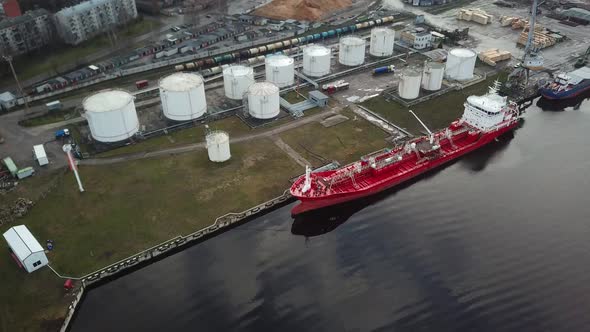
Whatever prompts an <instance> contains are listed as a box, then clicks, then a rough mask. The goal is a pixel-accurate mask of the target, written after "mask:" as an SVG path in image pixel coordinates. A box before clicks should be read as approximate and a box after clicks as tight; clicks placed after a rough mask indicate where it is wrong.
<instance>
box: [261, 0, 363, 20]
mask: <svg viewBox="0 0 590 332" xmlns="http://www.w3.org/2000/svg"><path fill="white" fill-rule="evenodd" d="M351 5H352V0H274V1H273V2H271V3H269V4H267V5H265V6H263V7H261V8H259V9H258V10H256V11H255V12H254V14H255V15H259V16H264V17H269V18H274V19H280V20H284V19H295V20H300V21H316V20H319V19H321V18H322V17H323V16H325V15H328V14H330V12H332V11H334V10H337V9H342V8H346V7H349V6H351Z"/></svg>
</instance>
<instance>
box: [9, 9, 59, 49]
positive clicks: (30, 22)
mask: <svg viewBox="0 0 590 332" xmlns="http://www.w3.org/2000/svg"><path fill="white" fill-rule="evenodd" d="M50 15H51V14H50V13H49V12H48V11H46V10H45V9H37V10H32V11H28V12H26V13H25V14H24V15H22V16H18V17H12V18H8V19H5V20H2V21H1V22H0V54H1V55H19V54H25V53H28V52H30V51H32V50H36V49H39V48H41V47H43V46H45V45H47V44H49V43H51V42H52V41H53V40H54V37H55V33H54V27H53V23H52V21H51V17H50Z"/></svg>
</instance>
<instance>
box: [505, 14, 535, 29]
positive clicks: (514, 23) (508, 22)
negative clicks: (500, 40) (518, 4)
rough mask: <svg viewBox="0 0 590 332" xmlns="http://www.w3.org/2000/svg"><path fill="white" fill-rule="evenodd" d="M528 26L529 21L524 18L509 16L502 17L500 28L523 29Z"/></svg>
mask: <svg viewBox="0 0 590 332" xmlns="http://www.w3.org/2000/svg"><path fill="white" fill-rule="evenodd" d="M527 24H529V21H527V20H526V19H524V18H522V17H518V16H507V15H504V16H500V26H503V27H507V26H511V27H512V29H522V28H524V27H525V26H526V25H527Z"/></svg>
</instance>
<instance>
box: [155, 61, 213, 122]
mask: <svg viewBox="0 0 590 332" xmlns="http://www.w3.org/2000/svg"><path fill="white" fill-rule="evenodd" d="M160 99H161V101H162V111H163V112H164V116H166V117H167V118H168V119H170V120H174V121H189V120H193V119H196V118H199V117H201V116H203V115H204V114H205V112H207V102H206V99H205V84H204V82H203V78H202V77H201V76H200V75H197V74H193V73H174V74H172V75H169V76H166V77H164V78H163V79H161V80H160Z"/></svg>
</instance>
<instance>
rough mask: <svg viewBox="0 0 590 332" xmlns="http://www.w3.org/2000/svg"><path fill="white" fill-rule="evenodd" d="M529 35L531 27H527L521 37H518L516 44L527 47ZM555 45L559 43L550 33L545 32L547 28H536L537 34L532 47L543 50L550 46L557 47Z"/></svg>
mask: <svg viewBox="0 0 590 332" xmlns="http://www.w3.org/2000/svg"><path fill="white" fill-rule="evenodd" d="M528 34H529V26H528V25H527V26H526V27H525V28H524V29H523V30H522V32H521V33H520V36H519V37H518V41H517V42H516V43H517V44H520V45H522V46H525V45H526V43H527V39H528ZM555 43H557V39H555V38H554V37H552V36H551V35H550V32H549V31H547V30H545V28H543V27H542V26H539V25H537V26H535V33H534V35H533V45H532V46H533V47H535V48H538V49H543V48H547V47H549V46H553V45H555Z"/></svg>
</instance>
